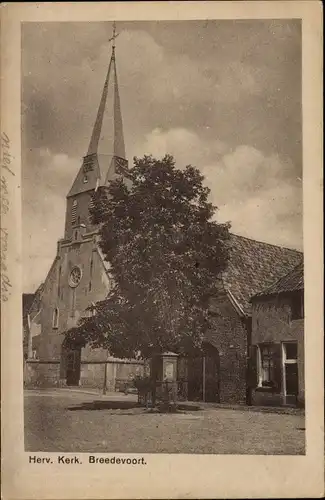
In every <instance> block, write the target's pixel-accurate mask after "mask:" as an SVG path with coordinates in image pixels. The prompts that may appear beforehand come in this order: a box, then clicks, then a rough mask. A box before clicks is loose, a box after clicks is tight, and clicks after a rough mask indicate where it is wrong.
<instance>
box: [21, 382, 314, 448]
mask: <svg viewBox="0 0 325 500" xmlns="http://www.w3.org/2000/svg"><path fill="white" fill-rule="evenodd" d="M24 399H25V449H26V451H57V452H74V453H77V452H89V453H90V452H106V453H109V452H112V453H117V452H120V453H214V454H261V455H301V454H304V453H305V432H304V431H305V420H304V415H303V413H302V412H301V411H300V413H291V414H286V413H282V414H281V413H274V412H270V411H269V412H263V411H250V410H247V407H241V406H237V407H236V408H234V407H229V406H228V407H227V408H225V407H223V406H222V405H217V406H216V405H213V404H210V403H205V404H204V403H199V409H197V406H198V404H197V403H192V405H191V404H190V403H188V404H187V405H186V404H185V405H184V407H183V409H182V411H181V412H179V413H176V414H161V413H152V412H151V411H150V410H147V409H145V408H143V407H139V406H138V405H137V396H136V395H134V394H129V395H125V394H124V393H108V394H106V395H103V394H101V393H99V392H98V391H94V390H91V389H90V390H88V389H83V388H74V389H71V388H64V389H63V388H61V389H48V390H45V389H43V390H41V389H37V390H27V391H25V398H24ZM193 405H194V406H193ZM194 407H195V408H196V409H193V408H194ZM250 408H252V407H250ZM291 410H293V409H291Z"/></svg>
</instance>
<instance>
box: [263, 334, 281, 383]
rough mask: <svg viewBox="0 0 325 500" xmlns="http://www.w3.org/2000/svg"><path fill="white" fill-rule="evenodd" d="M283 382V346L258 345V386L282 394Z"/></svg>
mask: <svg viewBox="0 0 325 500" xmlns="http://www.w3.org/2000/svg"><path fill="white" fill-rule="evenodd" d="M281 381H282V351H281V344H274V343H265V344H259V345H258V386H259V387H261V388H265V389H272V390H273V391H275V392H280V390H281Z"/></svg>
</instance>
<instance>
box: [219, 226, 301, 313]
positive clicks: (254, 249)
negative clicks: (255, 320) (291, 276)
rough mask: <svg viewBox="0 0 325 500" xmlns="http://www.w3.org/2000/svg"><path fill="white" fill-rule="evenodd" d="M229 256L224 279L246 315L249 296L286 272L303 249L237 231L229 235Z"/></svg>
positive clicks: (297, 259)
mask: <svg viewBox="0 0 325 500" xmlns="http://www.w3.org/2000/svg"><path fill="white" fill-rule="evenodd" d="M230 246H231V250H230V259H229V262H228V267H227V270H226V271H225V272H224V273H223V283H224V286H225V289H226V290H227V292H229V294H230V296H231V297H232V298H233V300H234V301H235V303H236V304H237V305H238V307H239V308H240V310H241V311H242V312H243V314H245V315H250V313H251V303H250V299H251V298H252V297H253V296H254V295H256V294H258V293H260V292H263V290H265V289H267V288H268V287H270V286H271V285H272V284H273V283H274V282H275V281H276V280H279V279H280V278H282V277H284V276H285V275H287V273H288V272H289V271H291V270H292V269H293V268H294V267H295V266H297V265H298V264H299V263H300V262H301V260H302V255H303V254H302V252H299V251H297V250H293V249H290V248H284V247H280V246H277V245H271V244H269V243H264V242H261V241H256V240H252V239H249V238H245V237H243V236H238V235H236V234H231V235H230Z"/></svg>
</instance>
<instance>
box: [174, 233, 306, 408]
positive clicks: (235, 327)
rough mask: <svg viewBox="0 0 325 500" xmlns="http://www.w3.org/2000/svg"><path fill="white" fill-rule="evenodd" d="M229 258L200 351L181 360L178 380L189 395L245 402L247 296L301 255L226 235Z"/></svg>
mask: <svg viewBox="0 0 325 500" xmlns="http://www.w3.org/2000/svg"><path fill="white" fill-rule="evenodd" d="M230 247H231V250H230V259H229V263H228V268H227V271H226V272H225V273H224V274H223V275H222V276H221V279H220V281H219V293H218V295H217V296H216V297H215V299H214V300H213V302H212V304H211V311H210V325H211V328H210V331H209V333H208V335H207V338H206V343H205V355H204V356H200V357H197V358H194V359H191V360H187V361H181V362H180V363H179V365H180V373H179V378H180V379H183V380H184V384H186V386H187V396H188V397H189V398H190V399H205V400H206V401H216V402H221V403H226V402H227V403H245V402H247V403H250V395H251V391H250V388H249V386H248V384H247V380H248V365H247V356H248V346H249V345H250V344H251V331H252V303H251V301H250V299H251V297H252V296H254V295H255V294H256V293H258V292H260V291H261V290H263V289H265V288H266V287H268V286H270V285H271V284H272V283H273V282H274V281H275V280H277V279H279V278H281V277H283V276H284V275H285V274H286V273H287V272H288V271H289V270H292V268H293V267H294V266H295V265H297V263H299V262H300V261H301V259H302V254H301V252H298V251H296V250H291V249H288V248H283V247H279V246H276V245H270V244H268V243H263V242H260V241H255V240H252V239H249V238H244V237H242V236H238V235H235V234H231V235H230Z"/></svg>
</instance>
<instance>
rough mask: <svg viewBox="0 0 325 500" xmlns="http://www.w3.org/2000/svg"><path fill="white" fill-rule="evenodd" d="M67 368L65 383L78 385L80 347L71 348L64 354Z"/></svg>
mask: <svg viewBox="0 0 325 500" xmlns="http://www.w3.org/2000/svg"><path fill="white" fill-rule="evenodd" d="M66 356H67V357H66V360H67V361H66V362H67V365H66V366H67V370H66V383H67V385H69V386H76V385H79V382H80V365H81V348H77V349H71V350H69V351H67V354H66Z"/></svg>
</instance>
